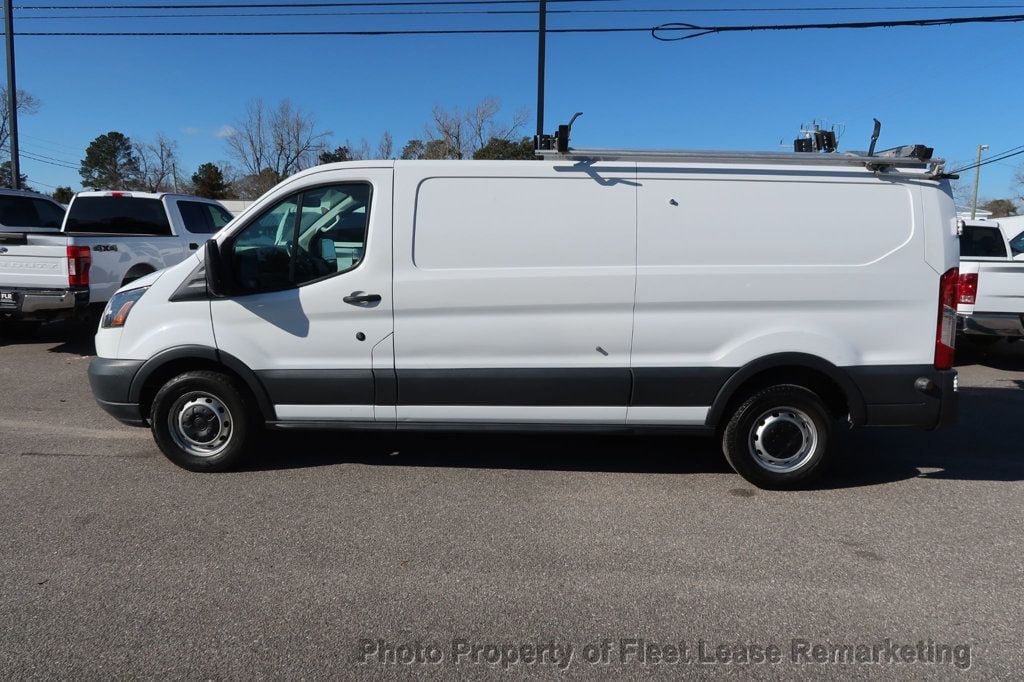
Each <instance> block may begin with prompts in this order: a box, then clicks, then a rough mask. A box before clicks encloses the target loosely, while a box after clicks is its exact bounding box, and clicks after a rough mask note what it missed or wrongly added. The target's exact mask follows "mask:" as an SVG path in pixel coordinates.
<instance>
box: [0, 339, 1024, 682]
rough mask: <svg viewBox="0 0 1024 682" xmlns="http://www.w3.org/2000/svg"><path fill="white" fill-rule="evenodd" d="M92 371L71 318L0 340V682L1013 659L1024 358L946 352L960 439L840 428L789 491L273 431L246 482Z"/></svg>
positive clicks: (607, 450)
mask: <svg viewBox="0 0 1024 682" xmlns="http://www.w3.org/2000/svg"><path fill="white" fill-rule="evenodd" d="M91 352H92V346H91V339H90V337H89V335H88V333H86V332H83V331H80V330H75V329H73V328H65V327H60V326H54V327H52V328H48V329H45V330H44V331H43V332H42V333H41V334H40V335H39V336H38V337H37V338H35V339H33V340H31V341H28V342H14V341H8V340H2V339H0V396H2V397H0V405H2V408H0V481H2V491H3V492H2V494H0V529H2V532H0V671H4V672H3V676H4V677H5V678H8V679H10V678H32V677H38V678H52V677H62V678H68V677H89V678H94V677H135V676H146V677H172V678H180V677H189V678H282V677H287V678H320V677H333V678H347V677H352V676H356V675H360V676H366V677H392V676H394V677H408V676H410V675H422V674H427V675H432V676H437V677H452V676H457V677H462V678H468V677H485V676H492V675H522V674H524V673H525V674H531V675H540V676H547V675H565V676H570V677H584V676H591V675H594V674H595V673H600V674H601V675H603V676H606V677H610V678H615V677H635V676H639V675H641V674H648V673H654V674H656V675H659V676H665V677H677V676H680V675H682V674H691V675H700V676H736V675H744V674H748V673H749V674H752V675H756V676H758V677H793V676H801V677H834V676H836V675H844V676H851V675H856V676H862V677H887V678H888V677H894V676H895V677H916V678H919V677H931V678H936V677H942V678H945V677H950V676H954V675H956V676H961V675H965V676H971V677H982V678H993V677H997V676H1000V677H1015V676H1017V675H1018V674H1019V669H1020V667H1021V665H1024V653H1022V649H1021V642H1022V639H1024V637H1022V635H1024V625H1022V623H1024V619H1022V618H1021V614H1020V609H1021V598H1020V596H1021V594H1022V590H1024V568H1022V565H1024V546H1022V543H1021V539H1020V538H1021V526H1022V522H1024V483H1022V481H1024V447H1022V439H1024V432H1022V431H1021V425H1022V415H1024V390H1022V389H1024V343H1020V344H1016V345H1011V344H1003V343H1001V344H998V345H996V346H993V347H991V348H987V349H978V348H969V349H967V350H966V352H963V353H961V358H962V359H961V361H960V371H961V381H960V386H961V411H960V416H961V418H960V423H959V425H958V426H956V427H953V428H951V429H949V430H946V431H940V432H933V433H924V432H917V431H903V430H864V431H859V432H854V433H850V434H845V437H844V438H843V445H842V457H841V460H840V461H839V462H838V464H837V466H836V467H835V470H834V472H833V474H832V475H831V476H830V477H829V478H828V479H827V480H826V481H825V482H824V483H823V484H822V486H821V487H820V488H819V489H816V490H811V491H802V492H792V493H773V492H765V491H761V490H757V489H755V488H753V487H751V486H750V485H748V484H747V483H745V482H744V481H743V480H742V479H740V478H739V477H738V476H736V475H735V474H733V473H731V472H730V471H729V470H728V468H727V466H726V464H725V463H724V461H723V460H722V459H721V457H720V455H718V454H717V453H716V451H715V448H714V445H713V444H712V443H711V442H710V441H704V440H701V439H694V438H669V437H632V438H630V437H609V436H542V437H537V436H522V435H517V436H501V437H497V436H481V435H472V436H466V435H440V434H432V435H419V434H401V435H392V434H380V433H376V434H368V435H359V434H346V433H328V434H311V433H302V434H295V433H274V434H268V437H267V439H266V442H265V445H264V447H263V449H262V450H261V452H260V453H258V455H257V456H256V458H255V460H254V461H253V463H252V464H251V466H250V467H249V468H248V469H247V470H245V471H240V472H236V473H229V474H215V475H213V474H207V475H202V474H193V473H188V472H186V471H183V470H180V469H177V468H175V467H174V466H173V465H172V464H170V463H169V462H168V461H167V460H166V459H164V457H163V456H162V455H161V454H160V453H159V452H158V451H157V449H156V447H155V445H154V444H153V442H152V440H151V438H150V436H149V432H148V431H144V430H137V429H129V428H127V427H121V426H120V425H118V424H117V423H116V422H114V421H113V420H112V419H111V418H109V417H107V416H106V415H105V414H104V413H103V412H101V411H100V410H99V409H98V408H97V407H96V406H95V405H94V403H93V401H92V399H91V396H90V393H89V388H88V385H87V381H86V377H85V370H86V365H87V363H88V360H89V358H88V356H89V354H90V353H91ZM634 639H642V640H644V645H643V646H638V649H640V650H643V651H646V652H647V654H646V655H645V656H644V657H643V658H644V660H640V658H641V657H640V656H639V655H631V654H629V652H630V651H632V650H633V649H631V648H630V647H631V646H632V645H631V644H630V643H629V642H628V641H626V642H624V641H623V640H634ZM605 640H609V641H610V643H609V644H608V645H607V646H605V645H604V644H602V643H603V642H604V641H605ZM680 642H686V644H687V647H688V650H687V657H686V659H685V660H683V656H681V655H678V656H677V657H676V658H677V659H678V660H677V661H676V662H670V661H669V660H667V659H670V658H672V657H671V656H669V655H668V653H667V651H668V649H667V647H670V646H676V647H677V648H680V647H679V643H680ZM550 643H554V644H555V645H556V646H551V644H550ZM919 643H920V644H919ZM819 644H820V645H823V646H828V647H831V649H828V651H829V652H835V651H836V650H837V648H839V647H840V646H841V645H850V646H851V647H855V646H864V647H873V649H872V651H873V652H875V651H877V652H880V655H879V657H878V658H879V660H874V661H872V662H864V661H861V662H858V661H856V660H854V661H851V662H831V661H830V662H824V663H823V662H816V661H815V660H814V656H815V654H814V653H813V647H814V646H815V645H819ZM489 645H493V646H489ZM588 645H593V646H588ZM719 645H725V646H726V651H727V655H725V656H724V657H723V656H722V655H721V654H720V652H719V651H718V647H719ZM570 646H571V647H573V649H572V657H571V658H569V657H568V650H569V649H568V648H569V647H570ZM651 646H654V647H655V648H656V650H655V649H650V648H649V647H651ZM772 646H775V647H778V649H779V651H780V652H781V653H780V660H779V661H778V662H749V661H750V660H751V659H754V658H756V656H755V653H756V651H757V650H758V647H760V648H761V649H760V650H761V651H770V647H772ZM904 646H905V647H907V648H908V650H909V649H913V652H914V653H913V656H909V654H908V653H907V651H905V650H904V649H903V647H904ZM389 647H390V648H389ZM403 647H408V648H403ZM531 647H532V648H531ZM602 647H604V648H605V649H606V650H607V651H608V655H607V656H606V658H607V661H606V662H605V661H603V660H602V659H601V656H602ZM941 647H948V649H946V651H947V653H948V657H947V660H946V662H938V661H936V660H935V659H936V658H937V656H936V655H934V652H936V651H938V650H939V649H940V648H941ZM435 649H436V653H435ZM389 651H390V652H391V653H389ZM652 651H653V652H654V653H651V652H652ZM894 651H895V652H896V653H893V652H894ZM410 652H413V653H410ZM474 652H475V653H474ZM495 652H497V653H495ZM929 652H932V653H931V654H930V653H929ZM677 653H678V652H677ZM842 653H843V652H842V651H840V652H839V653H838V654H835V653H830V656H831V657H832V658H835V657H837V656H840V655H841V654H842ZM438 654H439V655H440V657H441V660H440V661H439V662H430V660H428V659H431V658H436V657H437V655H438ZM794 654H795V655H794ZM872 655H873V654H872ZM588 656H592V657H594V658H595V660H596V662H594V663H591V662H590V661H589V660H588ZM709 656H710V657H711V659H713V660H709V659H708V657H709ZM744 656H746V657H747V660H748V662H743V660H744ZM908 656H909V657H910V658H912V659H913V660H906V659H907V657H908ZM403 657H405V658H406V660H408V658H410V657H411V658H413V659H418V660H414V661H413V662H411V663H402V662H401V661H402V658H403ZM929 658H931V659H932V660H928V659H929ZM361 659H366V660H365V662H362V661H361ZM527 659H531V660H529V661H528V660H527ZM624 659H625V660H624ZM724 659H728V660H729V661H730V662H728V663H725V662H722V660H724ZM794 659H795V660H794ZM921 659H924V660H921ZM737 661H738V662H737ZM562 668H564V672H562Z"/></svg>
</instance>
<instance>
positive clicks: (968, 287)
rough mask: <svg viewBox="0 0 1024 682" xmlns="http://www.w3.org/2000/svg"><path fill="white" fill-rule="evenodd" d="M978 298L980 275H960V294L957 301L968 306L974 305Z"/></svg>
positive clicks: (973, 273) (972, 273)
mask: <svg viewBox="0 0 1024 682" xmlns="http://www.w3.org/2000/svg"><path fill="white" fill-rule="evenodd" d="M977 297H978V273H976V272H968V273H965V274H963V275H960V293H959V294H958V295H957V301H958V302H959V303H964V304H966V305H974V301H975V300H976V299H977Z"/></svg>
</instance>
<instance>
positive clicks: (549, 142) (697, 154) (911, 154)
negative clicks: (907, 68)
mask: <svg viewBox="0 0 1024 682" xmlns="http://www.w3.org/2000/svg"><path fill="white" fill-rule="evenodd" d="M578 116H579V114H576V115H575V116H573V121H575V120H576V118H577V117H578ZM571 128H572V121H570V123H569V125H561V126H559V127H558V133H556V134H555V135H542V136H541V137H539V138H538V139H536V140H535V144H534V146H535V151H536V154H537V156H539V157H541V158H543V159H551V160H567V161H643V162H662V163H667V162H684V163H685V162H690V163H712V164H717V163H721V164H751V165H758V164H765V165H784V166H862V167H865V168H867V169H868V170H871V171H875V172H884V171H891V170H893V169H895V168H908V169H922V170H924V171H925V174H927V175H928V176H931V177H935V178H938V177H943V176H944V170H945V161H944V160H943V159H936V158H932V151H933V150H932V148H931V147H926V146H924V145H920V144H918V145H904V146H902V147H894V148H892V149H887V150H885V151H880V152H873V153H870V154H868V153H864V152H830V153H812V152H735V151H704V150H678V149H583V148H577V147H570V146H569V132H570V130H571Z"/></svg>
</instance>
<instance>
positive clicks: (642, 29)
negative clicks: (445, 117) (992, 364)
mask: <svg viewBox="0 0 1024 682" xmlns="http://www.w3.org/2000/svg"><path fill="white" fill-rule="evenodd" d="M536 32H537V29H535V28H464V29H401V30H365V31H18V35H19V36H94V37H96V36H118V37H124V36H135V37H166V36H224V37H226V36H411V35H490V34H502V33H536ZM547 32H548V33H650V32H651V28H650V27H649V26H639V27H629V28H622V27H613V28H549V29H547Z"/></svg>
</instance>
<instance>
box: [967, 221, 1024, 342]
mask: <svg viewBox="0 0 1024 682" xmlns="http://www.w3.org/2000/svg"><path fill="white" fill-rule="evenodd" d="M1013 222H1014V221H1012V220H1010V221H1001V220H965V221H964V222H963V225H962V229H961V235H960V294H959V302H958V305H957V310H956V312H957V321H958V325H957V326H958V329H959V331H960V332H961V333H963V334H966V335H967V336H969V337H971V338H972V339H974V340H985V339H987V340H997V339H999V338H1010V339H1019V338H1024V231H1021V229H1022V228H1021V226H1020V225H1019V224H1018V225H1017V227H1016V229H1013V227H1011V225H1012V223H1013ZM1007 228H1010V229H1009V230H1007ZM1017 232H1020V234H1017Z"/></svg>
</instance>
